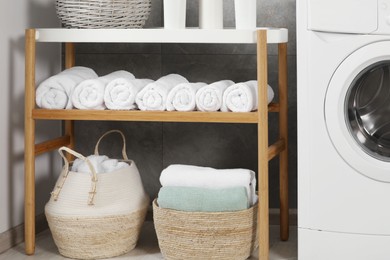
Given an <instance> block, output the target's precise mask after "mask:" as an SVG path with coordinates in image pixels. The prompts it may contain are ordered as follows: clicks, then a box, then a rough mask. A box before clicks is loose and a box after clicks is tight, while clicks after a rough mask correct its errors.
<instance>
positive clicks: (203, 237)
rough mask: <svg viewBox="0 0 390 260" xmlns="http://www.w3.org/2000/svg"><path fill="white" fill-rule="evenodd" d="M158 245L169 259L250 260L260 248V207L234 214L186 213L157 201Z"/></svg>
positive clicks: (155, 211) (155, 216) (155, 204)
mask: <svg viewBox="0 0 390 260" xmlns="http://www.w3.org/2000/svg"><path fill="white" fill-rule="evenodd" d="M153 217H154V225H155V228H156V233H157V238H158V243H159V246H160V249H161V252H162V254H163V256H164V258H166V259H181V260H182V259H197V260H198V259H221V260H222V259H223V260H228V259H232V260H239V259H247V258H248V257H249V256H250V255H251V253H252V252H253V251H254V249H256V248H257V245H258V236H257V207H256V205H255V206H253V207H252V208H249V209H247V210H242V211H234V212H185V211H177V210H171V209H164V208H160V207H159V206H158V205H157V201H156V200H154V201H153Z"/></svg>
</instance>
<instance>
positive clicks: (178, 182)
mask: <svg viewBox="0 0 390 260" xmlns="http://www.w3.org/2000/svg"><path fill="white" fill-rule="evenodd" d="M160 183H161V185H162V187H161V189H160V191H159V194H158V198H157V203H158V205H159V207H161V208H170V209H174V210H182V211H199V212H221V211H237V210H245V209H248V208H249V207H252V206H253V205H255V204H256V202H257V199H258V197H257V195H256V177H255V173H254V172H253V171H251V170H248V169H223V170H219V169H214V168H210V167H200V166H192V165H182V164H173V165H170V166H168V167H167V168H166V169H164V170H163V171H162V173H161V176H160Z"/></svg>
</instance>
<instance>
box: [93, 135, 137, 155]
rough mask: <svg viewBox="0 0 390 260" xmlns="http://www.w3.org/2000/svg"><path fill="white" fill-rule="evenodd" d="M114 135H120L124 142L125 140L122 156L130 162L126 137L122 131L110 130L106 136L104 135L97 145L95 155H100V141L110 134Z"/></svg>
mask: <svg viewBox="0 0 390 260" xmlns="http://www.w3.org/2000/svg"><path fill="white" fill-rule="evenodd" d="M112 133H118V134H120V135H121V136H122V140H123V147H122V156H123V159H124V160H126V161H128V160H129V158H128V157H127V153H126V138H125V135H124V134H123V133H122V131H120V130H110V131H108V132H106V133H105V134H103V135H102V136H101V137H100V138H99V140H98V141H97V143H96V146H95V155H99V145H100V141H101V140H102V139H103V138H104V137H105V136H106V135H109V134H112Z"/></svg>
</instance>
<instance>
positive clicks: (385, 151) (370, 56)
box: [325, 41, 390, 182]
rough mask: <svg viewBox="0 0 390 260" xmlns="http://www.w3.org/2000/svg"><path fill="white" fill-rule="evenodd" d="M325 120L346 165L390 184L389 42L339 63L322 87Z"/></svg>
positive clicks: (355, 53) (367, 48)
mask: <svg viewBox="0 0 390 260" xmlns="http://www.w3.org/2000/svg"><path fill="white" fill-rule="evenodd" d="M325 121H326V126H327V130H328V134H329V137H330V139H331V141H332V143H333V145H334V147H335V148H336V150H337V151H338V153H339V154H340V156H341V157H342V158H343V159H344V160H345V162H346V163H348V164H349V165H350V166H351V167H352V168H354V169H355V170H356V171H357V172H359V173H361V174H363V175H365V176H367V177H369V178H371V179H374V180H377V181H382V182H390V41H382V42H375V43H371V44H369V45H366V46H364V47H362V48H360V49H358V50H356V51H355V52H354V53H352V54H351V55H349V56H348V57H347V58H346V59H345V60H344V61H343V62H342V63H341V64H340V66H339V67H338V68H337V69H336V71H335V72H334V74H333V76H332V78H331V80H330V82H329V85H328V89H327V93H326V99H325Z"/></svg>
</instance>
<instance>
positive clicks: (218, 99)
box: [196, 80, 234, 112]
mask: <svg viewBox="0 0 390 260" xmlns="http://www.w3.org/2000/svg"><path fill="white" fill-rule="evenodd" d="M233 84H234V82H233V81H231V80H221V81H217V82H214V83H212V84H210V85H206V86H204V87H202V88H200V89H199V90H198V92H197V93H196V107H197V108H198V110H200V111H207V112H214V111H218V110H219V109H220V108H221V106H222V98H223V93H224V91H225V90H226V89H227V88H228V87H229V86H231V85H233Z"/></svg>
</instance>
